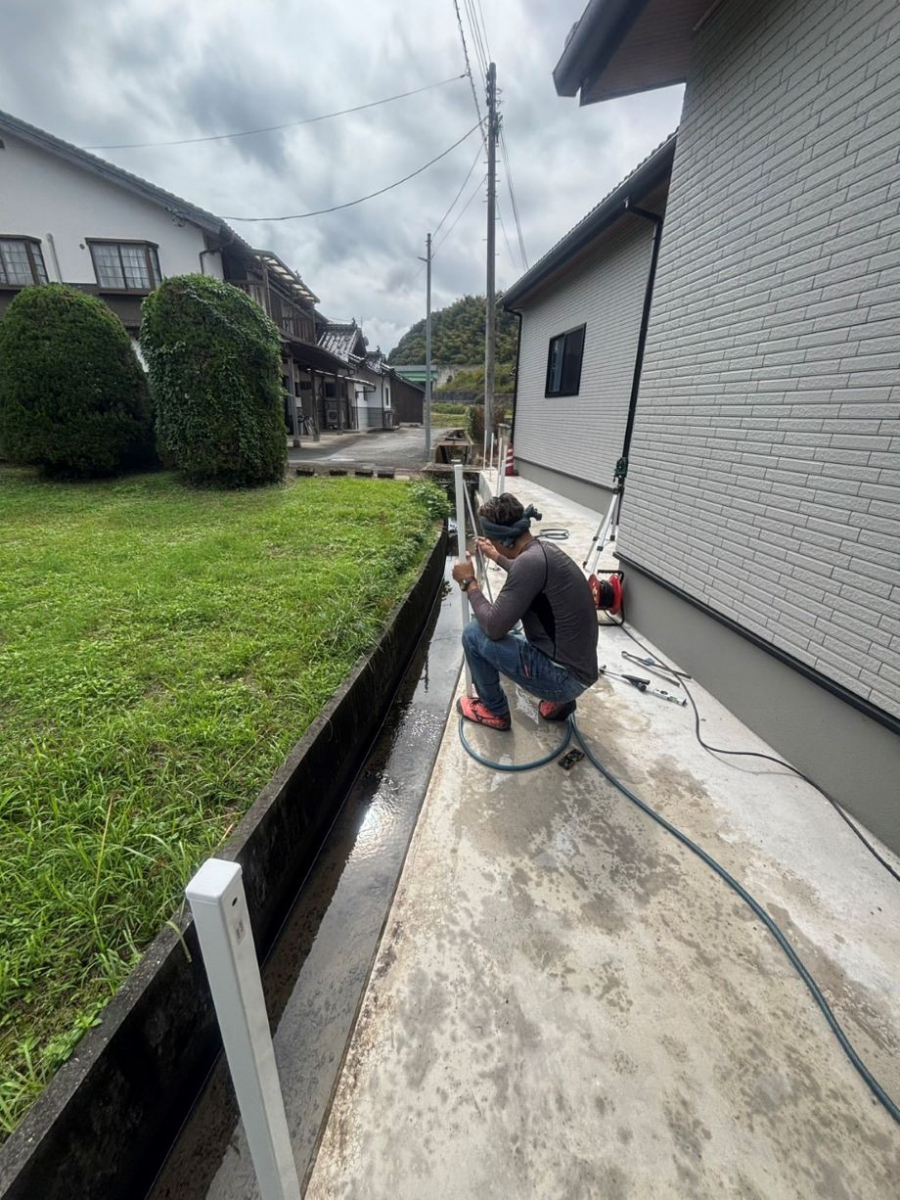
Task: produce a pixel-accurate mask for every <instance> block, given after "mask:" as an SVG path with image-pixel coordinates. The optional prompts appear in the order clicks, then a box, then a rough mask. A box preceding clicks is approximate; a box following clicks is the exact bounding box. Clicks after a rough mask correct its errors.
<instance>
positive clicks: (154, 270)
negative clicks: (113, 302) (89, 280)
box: [85, 238, 163, 296]
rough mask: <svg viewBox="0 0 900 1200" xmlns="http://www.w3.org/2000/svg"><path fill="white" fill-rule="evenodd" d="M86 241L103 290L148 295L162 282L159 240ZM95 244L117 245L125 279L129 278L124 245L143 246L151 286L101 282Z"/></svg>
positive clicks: (120, 239)
mask: <svg viewBox="0 0 900 1200" xmlns="http://www.w3.org/2000/svg"><path fill="white" fill-rule="evenodd" d="M85 241H86V242H87V245H88V249H89V250H90V252H91V263H92V265H93V268H94V278H95V279H96V280H97V287H98V288H99V289H100V291H101V292H112V293H118V294H119V295H128V296H135V295H138V296H142V295H143V296H146V295H149V294H150V292H152V291H155V290H156V288H158V287H159V285H160V284H161V283H162V281H163V275H162V269H161V267H160V265H159V243H158V242H150V241H145V240H144V239H142V238H85ZM95 246H115V247H116V250H117V251H118V255H119V267H120V268H121V271H122V278H123V279H126V278H127V274H126V271H125V260H124V259H123V258H122V251H121V247H122V246H141V247H143V250H144V263H145V266H146V268H147V276H148V278H149V279H150V280H151V284H150V287H128V286H127V285H125V286H124V287H116V286H115V285H113V284H106V283H101V282H100V273H99V272H98V270H97V259H96V257H95V255H94V247H95ZM151 250H152V251H153V254H152V255H151V253H150V252H151Z"/></svg>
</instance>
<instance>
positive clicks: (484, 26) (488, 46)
mask: <svg viewBox="0 0 900 1200" xmlns="http://www.w3.org/2000/svg"><path fill="white" fill-rule="evenodd" d="M475 2H476V4H477V7H478V13H479V15H480V17H481V32H482V33H483V35H484V45H485V49H486V50H487V56H488V61H489V62H492V61H493V58H494V56H493V54H491V43H490V42H489V41H488V35H487V21H486V20H485V19H484V9H483V8H482V7H481V0H475Z"/></svg>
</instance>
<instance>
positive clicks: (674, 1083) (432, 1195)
mask: <svg viewBox="0 0 900 1200" xmlns="http://www.w3.org/2000/svg"><path fill="white" fill-rule="evenodd" d="M515 491H516V492H517V493H518V494H520V495H521V496H522V498H523V499H528V500H532V501H534V502H535V503H536V504H537V505H538V507H539V508H540V509H541V510H542V511H543V513H544V524H546V525H565V526H567V527H568V528H569V529H570V530H571V533H572V538H571V540H570V541H569V542H567V543H563V545H564V546H566V547H567V548H569V550H570V552H571V553H572V554H573V556H574V557H576V558H578V559H579V560H580V559H581V558H582V557H583V555H584V552H585V550H586V548H587V545H588V542H589V539H590V535H591V534H592V533H593V529H594V527H595V525H596V523H597V517H596V515H595V514H592V513H590V512H588V511H587V510H586V509H583V508H580V507H578V506H576V505H574V504H571V503H569V502H567V501H564V500H561V499H560V498H559V497H556V496H554V495H553V494H552V493H549V492H547V491H545V490H544V489H541V488H538V487H536V486H534V485H530V484H525V483H519V482H517V484H516V485H515ZM623 649H631V650H636V648H635V647H634V645H633V643H630V642H629V640H628V638H627V637H626V635H625V634H624V633H622V632H621V631H618V630H612V629H604V630H602V631H601V640H600V652H599V653H600V662H601V663H603V662H605V663H607V664H608V665H609V666H610V668H611V669H615V670H622V669H623V663H624V660H623V659H622V658H621V651H622V650H623ZM636 652H637V651H636ZM627 669H629V670H633V669H634V668H627ZM694 694H695V696H696V699H697V702H698V704H699V706H700V711H701V713H702V714H703V717H704V724H703V729H704V731H705V734H706V736H707V739H708V740H711V741H713V742H715V743H716V744H719V745H726V746H733V747H737V748H742V749H761V750H766V749H767V747H766V746H765V744H764V743H762V742H761V741H760V740H759V739H758V738H756V737H754V735H753V734H752V733H750V731H749V730H747V729H746V728H745V727H744V726H742V725H741V724H740V722H738V721H737V720H736V719H735V718H734V717H732V716H731V715H730V714H729V713H728V712H727V711H725V710H724V709H723V708H722V707H721V706H720V705H719V704H718V703H717V702H716V701H715V700H714V699H713V698H712V697H710V696H709V695H708V694H707V693H706V692H705V691H704V689H703V688H701V687H700V686H699V685H697V686H696V687H695V688H694ZM514 710H515V731H514V733H513V734H512V735H499V734H491V733H487V732H484V733H483V732H482V731H476V732H475V733H474V734H473V739H472V740H473V741H477V744H478V745H479V747H480V748H481V749H482V750H483V751H484V752H486V753H487V754H489V755H490V756H493V757H496V756H498V755H506V756H509V757H511V758H513V759H515V760H517V761H521V760H523V759H527V758H532V757H536V756H537V754H538V753H540V750H541V749H542V748H543V747H545V746H548V745H550V744H552V742H553V740H554V738H556V737H558V736H559V731H558V730H554V731H552V732H551V731H549V730H547V729H546V727H544V728H543V729H541V728H539V727H538V724H537V721H536V719H535V706H534V703H533V701H531V700H530V699H529V698H528V697H526V696H524V695H523V694H519V695H518V696H517V698H516V700H515V702H514ZM579 723H580V725H581V727H582V729H583V731H584V733H585V734H586V736H587V737H588V738H589V739H590V743H591V745H592V746H593V747H594V748H595V752H596V753H597V754H598V756H599V757H600V758H601V759H602V760H603V762H604V763H605V764H606V765H607V766H608V767H609V768H610V769H611V770H612V771H613V772H615V773H616V774H617V775H618V776H619V777H620V778H621V779H623V780H624V781H626V782H627V783H628V784H630V785H631V786H632V787H633V789H634V790H635V791H636V792H637V793H638V794H639V795H640V796H642V797H643V798H644V799H645V800H646V801H648V802H649V803H650V804H652V805H653V806H654V807H656V808H657V809H659V810H660V811H661V812H662V813H663V814H664V815H665V816H667V817H668V818H669V819H670V820H671V821H673V822H674V823H675V824H676V825H678V826H680V827H681V828H682V829H684V830H685V831H686V832H687V833H688V834H689V835H690V836H691V837H693V838H694V839H695V840H697V841H698V842H700V844H701V845H702V846H704V847H705V848H706V849H707V850H708V851H709V852H711V853H712V854H713V855H714V856H715V857H716V858H718V859H719V860H720V861H721V862H722V863H723V865H724V866H725V867H727V868H728V870H730V871H731V872H732V873H733V874H734V875H735V876H737V878H738V879H739V880H741V881H742V882H743V883H744V884H745V886H747V887H748V888H749V889H750V890H751V891H752V892H753V893H754V894H755V895H756V897H757V898H758V899H759V900H760V901H761V902H762V903H763V904H764V905H765V907H766V908H767V909H768V911H769V912H770V913H771V914H772V916H773V917H774V918H775V919H776V920H777V921H778V922H779V923H780V925H781V927H782V928H783V929H784V930H785V932H786V933H787V934H788V936H789V937H790V938H791V939H792V940H793V942H794V945H795V946H796V948H797V950H798V951H799V952H800V954H801V957H802V958H803V960H804V962H805V963H806V965H807V967H808V968H809V969H810V971H811V972H812V974H813V975H814V976H815V978H816V979H817V981H818V982H819V983H820V985H821V986H822V987H823V989H824V990H825V992H826V994H827V996H828V999H829V1001H830V1003H831V1004H832V1006H833V1008H834V1010H835V1012H836V1013H837V1015H838V1017H839V1019H840V1020H841V1021H842V1023H843V1024H844V1026H845V1029H846V1030H847V1033H848V1035H849V1036H850V1039H851V1041H852V1042H853V1043H854V1045H855V1046H856V1048H857V1050H858V1051H859V1053H860V1054H861V1055H862V1057H863V1059H864V1060H865V1061H866V1063H867V1064H868V1065H869V1067H870V1069H871V1070H872V1071H873V1072H874V1074H875V1076H876V1078H877V1079H879V1081H880V1082H881V1083H882V1084H883V1085H884V1086H885V1087H886V1088H887V1090H888V1091H889V1092H890V1093H891V1094H892V1095H893V1096H894V1098H895V1100H897V1099H900V1056H898V1049H900V887H898V885H897V884H896V883H895V882H894V881H893V880H892V879H891V878H890V877H889V876H888V875H887V873H886V872H885V871H884V870H883V869H882V868H881V867H880V866H879V865H878V864H877V863H876V862H875V861H874V859H872V858H871V857H870V856H869V854H868V853H867V852H866V851H865V849H864V848H863V847H862V846H861V845H860V843H859V842H858V841H857V840H856V839H855V838H854V837H853V835H852V834H851V833H850V831H849V830H848V829H847V828H846V826H844V825H843V823H842V822H841V821H840V820H839V819H838V817H837V816H836V814H834V813H833V812H832V810H831V809H830V808H829V806H828V805H827V804H826V802H825V801H824V800H823V799H822V798H821V797H820V796H819V795H818V794H817V793H816V792H814V791H813V790H812V789H811V788H809V787H808V786H807V785H805V784H804V783H802V781H800V780H797V779H795V778H792V777H791V776H790V775H789V774H786V773H784V772H781V771H779V769H778V768H773V769H772V770H769V769H767V767H766V764H764V763H760V762H757V763H755V764H754V763H753V761H752V760H749V761H748V760H744V765H742V766H740V767H735V766H732V765H727V764H726V763H725V762H720V761H718V760H717V759H716V758H714V757H713V756H712V755H709V754H707V753H706V752H705V751H703V750H702V749H701V748H700V747H699V745H698V744H697V742H696V741H695V739H694V736H693V731H692V724H693V717H692V714H691V712H690V710H689V709H683V708H679V707H676V706H675V705H671V704H667V703H665V702H664V701H662V700H659V699H657V698H655V697H653V696H647V695H643V694H641V693H639V692H637V691H635V690H634V689H632V688H630V687H628V686H627V685H626V684H624V683H620V682H618V681H615V680H602V679H601V681H600V682H599V683H598V684H597V686H596V687H595V688H593V689H592V690H591V691H590V692H589V693H588V694H587V696H585V697H584V698H583V700H582V701H581V702H580V703H579ZM882 852H883V853H884V854H885V856H886V857H888V858H890V859H891V861H895V859H893V858H892V856H891V855H890V854H889V852H888V851H886V850H884V849H883V848H882ZM898 1195H900V1128H898V1127H897V1126H896V1125H895V1124H894V1123H893V1122H892V1121H891V1119H890V1118H889V1117H888V1115H887V1114H886V1112H885V1111H884V1110H883V1109H882V1108H881V1107H880V1106H879V1105H878V1104H877V1102H876V1101H875V1100H874V1099H873V1097H872V1095H871V1094H870V1092H869V1091H868V1089H867V1088H866V1087H865V1085H864V1084H863V1082H862V1081H861V1080H860V1078H859V1077H858V1075H857V1074H856V1072H855V1071H854V1070H853V1069H852V1068H851V1066H850V1065H849V1063H848V1062H847V1060H846V1058H845V1057H844V1055H843V1053H842V1052H841V1050H840V1048H839V1046H838V1044H837V1042H836V1041H835V1039H834V1036H833V1035H832V1033H831V1032H830V1030H829V1028H828V1026H827V1025H826V1023H825V1021H824V1019H823V1018H822V1016H821V1014H820V1013H819V1011H818V1009H817V1008H816V1007H815V1005H814V1003H813V1001H812V999H811V997H810V995H809V993H808V992H807V991H806V989H805V987H804V986H803V984H802V983H801V982H800V980H799V978H798V976H797V975H796V974H795V972H794V971H793V969H792V968H791V967H790V965H789V964H788V962H787V960H786V958H785V956H784V954H783V953H782V951H781V950H780V949H779V947H778V946H777V944H776V943H775V942H774V940H773V939H772V937H771V936H770V935H769V933H768V932H767V931H766V930H765V929H764V927H763V926H761V924H760V922H759V921H757V920H756V919H754V917H753V915H752V913H751V912H750V911H749V910H748V909H747V908H746V907H745V906H744V905H743V904H742V903H741V902H740V901H739V899H738V898H737V897H736V896H735V895H734V893H732V892H731V891H730V890H728V889H727V888H726V887H725V885H724V884H722V883H721V882H720V881H719V880H718V879H717V878H716V877H715V876H714V875H713V874H712V873H711V872H710V871H709V869H708V868H707V867H706V866H704V865H703V864H702V863H701V862H700V861H699V860H698V859H697V858H696V857H695V856H694V855H692V854H690V853H689V852H688V851H687V850H686V849H683V848H682V847H681V846H680V845H679V844H678V843H677V842H676V841H675V840H674V839H673V838H672V837H671V836H670V835H668V834H667V833H666V832H665V831H664V830H662V829H661V828H660V827H658V826H656V825H655V824H654V823H652V822H651V821H650V820H649V819H648V818H646V817H645V816H644V815H643V814H642V813H641V812H640V811H639V810H637V809H636V808H635V807H634V806H633V805H631V804H630V803H629V801H628V800H627V799H625V798H624V797H623V796H622V795H621V794H620V793H618V792H617V791H615V790H614V789H613V788H611V787H610V786H609V785H608V784H606V783H605V782H604V781H602V780H601V779H600V778H599V776H598V775H597V773H596V772H595V771H594V770H593V769H592V768H591V767H590V765H589V764H588V763H587V762H582V763H579V764H578V765H577V766H575V767H574V768H573V769H572V770H571V771H570V772H568V773H565V772H563V771H562V770H561V769H560V767H559V766H557V765H555V764H554V765H551V766H548V767H545V768H543V769H542V770H539V771H534V772H531V773H529V774H525V775H508V774H501V773H498V772H492V771H489V770H486V769H485V768H483V767H480V766H478V765H477V764H476V763H475V762H474V761H473V760H472V759H470V758H468V757H467V756H466V754H465V753H464V752H463V750H462V748H461V747H460V744H459V740H458V736H457V729H456V721H455V720H454V719H452V718H451V720H450V722H449V723H448V726H447V729H446V731H445V735H444V740H443V744H442V748H441V751H440V754H439V756H438V760H437V766H436V769H435V773H434V775H433V777H432V780H431V785H430V788H429V792H428V795H427V797H426V800H425V805H424V808H423V811H422V814H421V817H420V820H419V824H418V827H417V830H416V833H415V836H414V839H413V843H412V846H411V849H410V853H409V856H408V859H407V862H406V866H405V869H404V873H403V876H402V878H401V882H400V886H399V889H398V893H397V896H396V898H395V901H394V904H393V908H392V911H391V913H390V916H389V918H388V922H387V926H386V929H385V934H384V937H383V940H382V944H381V947H380V950H379V954H378V957H377V959H376V963H375V967H374V970H373V974H372V977H371V979H370V982H369V986H368V990H367V993H366V995H365V998H364V1001H363V1005H362V1009H361V1013H360V1017H359V1020H358V1024H357V1027H356V1031H355V1034H354V1037H353V1040H352V1043H351V1045H350V1048H349V1051H348V1055H347V1059H346V1062H345V1066H344V1070H343V1073H342V1076H341V1079H340V1081H339V1084H338V1087H337V1091H336V1095H335V1099H334V1104H333V1108H332V1112H331V1116H330V1120H329V1123H328V1126H327V1128H326V1131H325V1134H324V1138H323V1142H322V1145H321V1148H320V1151H319V1154H318V1158H317V1161H316V1163H315V1166H314V1171H313V1174H312V1178H311V1181H310V1184H309V1189H308V1191H307V1196H308V1197H310V1198H313V1200H335V1198H336V1197H360V1198H362V1197H366V1198H367V1200H388V1198H391V1200H401V1198H409V1200H426V1198H427V1200H441V1198H445V1197H446V1198H448V1200H449V1198H450V1197H453V1198H454V1200H462V1198H467V1197H473V1198H474V1197H478V1198H479V1200H482V1198H485V1197H503V1198H504V1200H511V1198H519V1197H522V1198H525V1197H535V1198H537V1197H540V1198H542V1200H543V1198H556V1197H560V1198H562V1197H572V1198H573V1200H576V1198H577V1200H581V1198H584V1197H598V1198H599V1197H603V1198H604V1200H620V1198H625V1197H631V1198H635V1200H649V1198H652V1200H665V1198H668V1197H691V1198H695V1197H723V1196H725V1197H741V1198H745V1200H781V1198H787V1197H791V1198H801V1197H802V1198H804V1200H806V1198H809V1200H812V1198H816V1200H888V1198H889V1197H896V1196H898Z"/></svg>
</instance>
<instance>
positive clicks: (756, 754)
mask: <svg viewBox="0 0 900 1200" xmlns="http://www.w3.org/2000/svg"><path fill="white" fill-rule="evenodd" d="M609 624H610V625H611V626H614V627H615V628H617V629H621V630H622V631H623V632H624V633H625V634H627V636H628V637H630V638H631V640H632V641H633V642H634V644H635V645H636V646H640V648H641V649H642V650H643V651H644V653H645V654H647V655H649V656H650V658H654V659H656V661H657V662H659V663H660V665H661V666H662V667H664V668H665V669H666V670H667V671H669V672H670V673H671V674H672V675H673V676H675V677H676V678H677V679H679V680H680V681H681V686H682V687H683V688H684V690H685V694H686V695H687V698H688V700H690V702H691V708H692V709H693V710H694V736H695V737H696V738H697V741H698V742H699V743H700V745H701V746H702V747H703V749H704V750H706V751H708V753H710V754H727V755H730V756H731V757H733V758H762V759H765V761H766V762H771V763H775V764H776V766H779V767H785V768H786V769H787V770H788V771H791V772H793V774H794V775H796V776H797V778H798V779H802V780H803V782H804V783H808V784H809V786H810V787H811V788H815V790H816V791H817V792H818V793H819V794H820V795H821V796H824V797H825V799H826V800H827V801H828V803H829V804H830V805H831V807H832V808H833V809H834V811H835V812H836V813H837V815H838V816H839V817H840V818H841V820H842V821H843V822H844V823H845V824H846V825H848V826H849V827H850V829H852V830H853V832H854V833H855V834H856V836H857V837H858V838H859V840H860V841H861V842H862V844H863V845H864V846H865V848H866V849H867V850H868V851H869V853H870V854H871V855H872V857H873V858H875V859H877V861H878V862H879V863H880V864H881V865H882V866H883V867H884V869H885V870H886V871H887V873H888V874H889V875H891V876H892V877H893V878H894V879H896V880H897V882H898V883H900V871H897V870H896V868H895V867H893V866H892V865H891V864H890V863H889V862H888V861H887V859H886V858H885V857H884V856H883V855H881V854H879V853H878V851H877V850H876V849H875V847H874V846H873V845H872V843H871V842H870V841H869V840H868V838H867V837H866V836H865V834H864V833H863V832H862V830H861V829H860V828H859V826H858V825H856V823H855V822H854V821H852V820H851V819H850V817H849V816H848V815H847V813H846V812H845V811H844V809H843V807H842V806H841V805H840V804H839V803H838V801H837V800H835V799H834V797H833V796H829V794H828V792H826V791H825V789H824V788H823V787H821V786H820V785H819V784H818V783H816V782H815V780H814V779H810V777H809V776H808V775H806V774H804V772H803V771H801V770H800V769H799V768H798V767H794V766H791V764H790V763H789V762H785V760H784V759H783V758H778V757H776V756H775V755H774V754H763V753H762V752H761V751H759V750H727V749H726V748H725V747H724V746H711V745H710V744H709V742H706V741H704V740H703V736H702V735H701V733H700V710H699V708H698V707H697V702H696V700H695V699H694V697H693V694H692V693H691V689H690V688H689V687H688V685H687V684H686V683H685V680H686V679H690V678H691V676H690V675H688V674H686V673H685V672H684V671H679V670H677V669H676V668H675V667H673V666H671V665H670V664H669V663H666V662H663V661H662V660H661V659H660V658H659V656H658V655H656V654H654V653H653V651H652V650H650V649H649V648H648V647H647V646H645V645H644V643H643V642H642V641H641V640H640V638H638V637H636V636H635V635H634V634H633V633H632V632H631V630H630V629H629V628H628V626H627V625H626V623H625V601H624V599H623V601H622V620H621V621H615V620H612V621H610V622H609Z"/></svg>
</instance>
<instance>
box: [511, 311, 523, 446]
mask: <svg viewBox="0 0 900 1200" xmlns="http://www.w3.org/2000/svg"><path fill="white" fill-rule="evenodd" d="M515 312H516V318H517V320H518V322H519V334H518V337H517V338H516V367H515V372H514V373H513V412H512V424H511V425H510V429H509V444H510V445H511V446H515V444H516V410H517V408H518V407H519V355H520V354H521V352H522V313H521V311H520V310H519V309H516V310H515Z"/></svg>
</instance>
